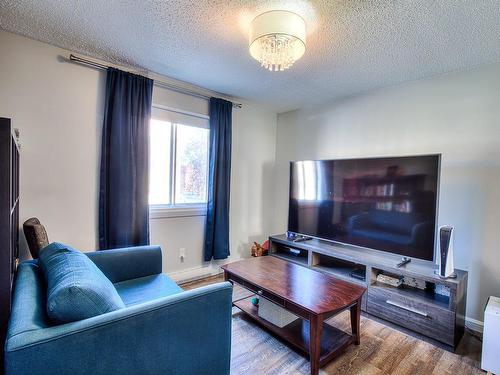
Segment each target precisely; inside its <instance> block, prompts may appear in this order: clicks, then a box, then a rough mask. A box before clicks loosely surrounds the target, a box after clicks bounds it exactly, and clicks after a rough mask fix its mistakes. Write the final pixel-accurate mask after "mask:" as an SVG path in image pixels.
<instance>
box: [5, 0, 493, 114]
mask: <svg viewBox="0 0 500 375" xmlns="http://www.w3.org/2000/svg"><path fill="white" fill-rule="evenodd" d="M270 9H287V10H292V11H295V12H297V13H299V14H300V15H302V16H303V17H304V18H305V19H306V22H307V24H308V41H307V50H306V54H305V55H304V57H303V58H302V59H301V60H299V61H298V62H297V63H296V64H295V65H294V66H293V67H292V68H291V69H290V70H288V71H285V72H268V71H266V70H264V69H262V68H261V67H260V66H259V64H258V63H257V62H256V61H255V60H253V59H252V58H251V57H250V56H249V54H248V48H247V38H248V37H247V30H248V25H249V22H250V20H251V19H252V18H253V16H255V15H256V14H258V13H260V12H262V11H266V10H270ZM0 28H2V29H5V30H8V31H11V32H15V33H18V34H22V35H26V36H29V37H32V38H35V39H38V40H41V41H44V42H48V43H51V44H54V45H57V46H59V47H63V48H66V49H69V50H72V51H76V52H81V53H84V54H87V55H90V56H94V57H101V58H103V59H105V60H109V61H111V62H114V63H120V64H130V65H133V66H137V67H142V68H144V69H147V70H150V71H153V72H156V73H160V74H164V75H167V76H170V77H172V78H176V79H180V80H183V81H186V82H190V83H193V84H196V85H199V86H202V87H206V88H208V89H211V90H215V91H219V92H221V93H225V94H228V95H232V96H236V97H241V98H246V99H249V100H253V101H256V102H261V103H266V104H267V105H268V106H270V107H271V108H273V109H274V110H276V111H277V112H283V111H287V110H291V109H295V108H301V107H307V106H310V105H315V104H321V103H323V102H327V101H331V100H334V99H338V98H341V97H345V96H350V95H353V94H356V93H360V92H364V91H368V90H370V89H374V88H377V87H382V86H389V85H393V84H397V83H399V82H403V81H408V80H414V79H420V78H424V77H428V76H432V75H436V74H440V73H446V72H452V71H459V70H465V69H469V68H471V67H474V66H477V65H481V64H487V63H493V62H498V61H500V0H490V1H486V0H427V1H424V0H415V1H414V0H405V1H403V0H399V1H397V0H374V1H368V0H357V1H355V0H350V1H349V0H311V1H304V0H289V1H284V0H281V1H273V0H270V1H263V0H192V1H187V0H185V1H182V0H178V1H174V0H171V1H169V0H145V1H135V0H128V1H124V0H106V1H104V0H103V1H97V0H87V1H81V0H67V1H60V0H43V1H40V0H0ZM0 53H1V52H0Z"/></svg>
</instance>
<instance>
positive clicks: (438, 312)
mask: <svg viewBox="0 0 500 375" xmlns="http://www.w3.org/2000/svg"><path fill="white" fill-rule="evenodd" d="M269 253H270V255H271V256H275V257H278V258H282V259H286V260H288V261H290V262H293V263H296V264H300V265H302V266H304V267H308V268H311V269H314V270H317V271H320V272H324V273H327V274H330V275H333V276H336V277H338V278H339V279H342V280H346V281H350V282H352V283H354V284H358V285H362V286H364V287H366V288H367V289H368V292H367V293H365V295H364V296H363V299H362V301H361V309H362V311H364V312H365V313H367V314H369V315H372V316H374V317H376V318H380V319H382V320H384V321H387V322H390V323H391V324H393V325H395V326H399V327H402V328H403V329H405V330H409V331H410V332H416V333H417V334H418V335H419V336H421V337H423V338H428V339H430V340H432V341H433V342H435V343H436V344H440V346H442V347H444V348H445V349H448V350H452V351H454V350H455V348H456V346H457V345H458V343H459V341H460V339H461V338H462V335H463V332H464V323H465V307H466V300H467V276H468V274H467V272H466V271H462V270H456V273H457V278H455V279H441V278H439V276H438V275H436V274H434V270H435V268H436V265H435V264H434V263H433V262H429V261H424V260H419V259H412V260H411V263H406V265H405V267H402V268H399V267H397V266H396V265H397V264H398V263H399V262H400V261H401V257H400V256H398V255H396V254H392V253H385V252H382V251H377V250H370V249H365V248H358V247H354V246H348V245H342V244H336V243H333V242H329V241H322V240H318V239H316V238H313V239H311V240H309V241H305V242H293V241H291V240H289V239H288V238H287V237H286V235H284V234H283V235H278V236H271V237H269ZM380 273H384V274H389V275H396V276H399V277H404V279H405V280H406V281H405V283H404V284H403V285H401V286H400V287H394V286H391V285H388V284H384V283H381V282H379V281H378V280H377V276H378V275H379V274H380ZM363 276H364V277H363Z"/></svg>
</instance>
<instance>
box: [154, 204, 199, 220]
mask: <svg viewBox="0 0 500 375" xmlns="http://www.w3.org/2000/svg"><path fill="white" fill-rule="evenodd" d="M206 215H207V207H206V205H204V204H203V205H198V204H196V205H186V206H149V218H150V219H164V218H174V217H191V216H206Z"/></svg>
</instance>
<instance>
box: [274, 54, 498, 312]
mask: <svg viewBox="0 0 500 375" xmlns="http://www.w3.org/2000/svg"><path fill="white" fill-rule="evenodd" d="M422 153H442V171H441V172H442V173H441V191H440V210H439V219H438V221H439V224H452V225H454V226H455V228H456V237H455V250H456V255H455V262H456V267H457V268H462V269H466V270H468V271H469V285H468V300H467V316H468V317H471V318H473V319H478V320H482V309H483V306H484V304H485V302H486V298H487V297H488V296H489V295H499V294H500V261H499V257H498V255H499V251H500V231H499V230H498V226H499V224H500V188H499V186H500V64H496V65H491V66H487V67H483V68H481V69H478V70H475V71H471V72H467V73H461V74H450V75H446V76H440V77H436V78H433V79H429V80H424V81H418V82H412V83H407V84H404V85H400V86H397V87H392V88H387V89H383V90H378V91H375V92H371V93H368V94H366V95H360V96H356V97H352V98H349V99H346V100H343V101H338V102H335V103H332V104H330V105H326V106H322V107H319V108H314V109H309V110H301V111H295V112H288V113H285V114H281V115H279V116H278V134H277V149H276V168H277V169H276V171H277V181H276V192H275V197H276V218H277V219H276V221H275V226H274V229H275V231H276V232H283V231H284V230H285V229H286V218H287V207H288V202H287V191H288V190H287V189H288V161H289V160H300V159H327V158H343V157H363V156H379V155H381V156H384V155H408V154H422Z"/></svg>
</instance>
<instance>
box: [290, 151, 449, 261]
mask: <svg viewBox="0 0 500 375" xmlns="http://www.w3.org/2000/svg"><path fill="white" fill-rule="evenodd" d="M440 159H441V157H440V155H421V156H401V157H378V158H364V159H341V160H307V161H295V162H291V163H290V201H289V212H288V230H289V232H293V233H297V234H302V235H306V236H312V237H316V238H319V239H325V240H330V241H335V242H340V243H345V244H350V245H355V246H361V247H366V248H370V249H375V250H381V251H387V252H391V253H396V254H401V255H402V256H407V257H413V258H419V259H424V260H433V259H434V243H435V234H436V216H437V206H438V195H439V194H438V193H439V192H438V189H439V173H440Z"/></svg>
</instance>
